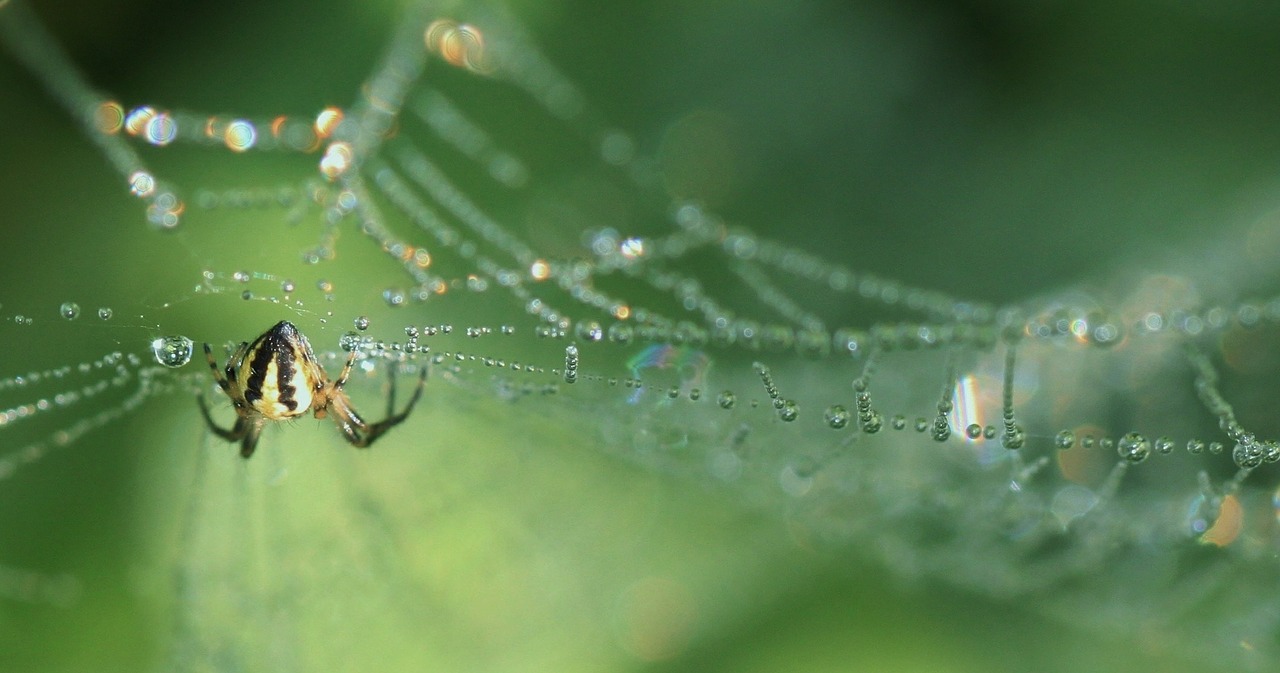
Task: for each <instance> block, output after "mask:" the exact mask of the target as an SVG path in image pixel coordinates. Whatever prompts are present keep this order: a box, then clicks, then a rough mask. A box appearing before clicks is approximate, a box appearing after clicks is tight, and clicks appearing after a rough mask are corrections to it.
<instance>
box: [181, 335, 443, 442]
mask: <svg viewBox="0 0 1280 673" xmlns="http://www.w3.org/2000/svg"><path fill="white" fill-rule="evenodd" d="M204 354H205V358H206V359H208V360H209V368H210V369H212V370H213V379H214V380H215V381H217V382H218V386H219V387H221V388H222V392H224V393H226V394H227V397H229V398H231V404H233V405H234V406H235V409H236V424H235V425H234V426H232V428H231V429H230V430H226V429H223V428H220V427H218V425H217V424H216V423H214V422H213V417H212V416H210V415H209V409H208V407H207V406H205V402H204V396H203V395H201V396H200V397H199V398H198V400H199V402H200V412H201V413H202V414H203V415H204V420H205V422H206V423H208V424H209V429H211V430H213V432H214V433H216V434H217V435H218V436H219V437H221V438H223V439H225V440H227V441H228V442H234V441H237V440H238V441H240V455H241V456H242V457H244V458H248V457H249V456H252V455H253V450H254V448H255V447H256V446H257V444H258V435H260V434H261V433H262V426H263V425H264V424H265V423H266V422H267V421H268V420H272V421H283V420H286V419H290V418H297V417H298V416H301V415H303V414H305V413H307V412H308V411H314V412H315V417H316V418H324V417H325V416H326V415H328V414H329V412H333V416H334V422H335V423H337V424H338V429H339V430H341V431H342V434H343V435H344V436H346V438H347V441H348V442H351V443H352V444H354V445H355V446H357V447H361V448H364V447H367V446H369V445H371V444H373V442H374V440H376V439H377V438H378V437H381V436H382V434H383V433H384V432H386V431H387V430H390V429H391V428H393V427H395V426H396V425H398V424H400V422H401V421H403V420H404V419H406V418H408V417H409V412H410V411H412V410H413V406H414V405H415V404H417V402H418V398H419V397H421V396H422V386H423V383H424V382H425V381H426V377H427V370H426V368H425V367H424V368H423V369H422V372H421V374H420V375H419V376H418V386H417V388H415V389H414V391H413V398H412V399H410V400H409V405H408V406H406V407H405V409H404V411H402V412H400V413H398V414H397V413H394V411H395V383H394V379H393V380H392V387H391V394H390V395H389V397H388V400H387V418H386V419H384V420H382V421H379V422H377V423H366V422H365V420H364V419H363V418H360V414H358V413H356V410H355V408H354V407H352V406H351V400H350V399H348V398H347V393H346V392H345V391H344V390H343V389H342V386H343V385H344V384H346V382H347V377H348V376H349V375H350V374H351V365H352V363H354V362H355V359H356V351H355V350H352V351H351V355H350V356H349V357H347V363H346V365H344V366H343V367H342V373H341V374H339V375H338V380H336V381H330V380H329V376H328V375H327V374H326V373H325V371H324V368H323V367H321V366H320V363H319V362H317V361H316V356H315V353H314V352H312V350H311V343H310V342H308V341H307V338H306V337H305V336H303V335H302V332H299V331H298V328H296V327H294V326H293V324H292V323H290V322H289V321H287V320H282V321H280V322H278V323H276V325H275V327H272V328H271V329H269V330H267V331H266V332H263V333H262V336H260V337H258V338H257V339H254V341H253V343H248V342H241V343H240V347H239V348H237V349H236V351H235V353H233V354H232V355H231V359H229V360H227V366H226V369H225V373H224V372H223V371H219V369H218V363H217V362H216V361H215V360H214V359H213V351H212V350H211V349H210V348H209V344H207V343H206V344H205V345H204Z"/></svg>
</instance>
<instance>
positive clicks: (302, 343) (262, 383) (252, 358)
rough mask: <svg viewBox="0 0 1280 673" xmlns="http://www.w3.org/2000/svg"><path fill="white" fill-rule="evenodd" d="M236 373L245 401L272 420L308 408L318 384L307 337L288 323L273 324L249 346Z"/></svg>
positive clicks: (304, 410) (302, 411) (290, 415)
mask: <svg viewBox="0 0 1280 673" xmlns="http://www.w3.org/2000/svg"><path fill="white" fill-rule="evenodd" d="M243 363H245V364H247V365H248V366H244V365H243V364H242V365H241V367H240V369H239V371H238V372H237V382H238V383H239V384H240V389H241V390H242V391H244V399H245V401H246V402H248V403H249V406H251V407H253V408H254V409H255V410H257V412H258V413H260V414H262V415H263V416H265V417H267V418H269V419H271V420H283V419H287V418H295V417H297V416H301V415H302V414H305V413H306V412H307V410H309V409H310V408H311V401H312V397H313V395H314V393H315V391H316V390H317V389H319V387H320V385H321V382H320V381H319V380H317V378H316V377H315V375H314V373H313V372H314V371H315V367H314V363H315V356H314V355H313V354H312V352H311V344H310V343H308V342H307V338H306V337H305V336H303V335H302V333H301V332H299V331H298V329H297V328H296V327H294V326H293V324H292V323H290V322H289V321H287V320H282V321H280V322H278V323H276V325H275V327H272V328H271V329H270V330H267V331H266V332H264V333H263V334H262V336H260V337H258V338H257V339H255V340H254V342H253V343H251V344H249V348H248V349H247V350H246V351H245V353H244V360H243Z"/></svg>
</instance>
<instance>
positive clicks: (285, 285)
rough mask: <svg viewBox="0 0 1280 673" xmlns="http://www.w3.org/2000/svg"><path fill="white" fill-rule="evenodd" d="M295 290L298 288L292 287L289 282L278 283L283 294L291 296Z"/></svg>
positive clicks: (291, 283)
mask: <svg viewBox="0 0 1280 673" xmlns="http://www.w3.org/2000/svg"><path fill="white" fill-rule="evenodd" d="M296 289H298V286H297V285H294V284H293V281H291V280H286V281H284V282H283V283H280V291H282V292H284V293H285V294H293V291H294V290H296Z"/></svg>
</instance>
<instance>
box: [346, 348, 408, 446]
mask: <svg viewBox="0 0 1280 673" xmlns="http://www.w3.org/2000/svg"><path fill="white" fill-rule="evenodd" d="M426 382H427V369H426V367H423V368H422V370H421V371H420V372H419V374H418V385H417V386H416V387H415V388H414V390H413V397H412V398H410V400H409V404H408V405H406V406H405V408H404V411H402V412H400V413H398V414H391V415H390V416H388V417H387V418H384V419H383V420H381V421H378V422H377V423H366V422H365V421H364V419H362V418H360V415H359V414H358V413H356V410H355V409H353V408H352V407H351V401H350V400H349V399H347V396H346V393H343V392H341V391H338V394H337V395H336V396H335V397H334V398H333V400H332V405H333V415H334V421H335V422H336V423H337V424H338V429H339V430H341V431H342V434H343V435H345V436H346V438H347V441H348V442H351V444H352V445H354V446H355V447H357V448H361V449H363V448H365V447H368V446H370V445H372V444H373V442H374V440H376V439H378V437H381V436H382V434H383V433H385V432H386V431H387V430H390V429H391V428H393V427H395V426H397V425H399V424H400V423H402V422H403V421H404V419H406V418H408V417H409V412H411V411H413V407H414V405H416V404H417V403H418V398H420V397H422V388H423V386H424V385H425V384H426ZM393 385H394V384H393ZM393 395H394V393H393ZM392 410H394V407H392Z"/></svg>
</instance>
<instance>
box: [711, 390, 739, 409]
mask: <svg viewBox="0 0 1280 673" xmlns="http://www.w3.org/2000/svg"><path fill="white" fill-rule="evenodd" d="M737 403H738V398H737V396H735V395H734V394H733V392H732V391H729V390H726V391H723V392H721V393H720V394H719V395H717V396H716V404H719V405H720V408H721V409H732V408H733V405H735V404H737Z"/></svg>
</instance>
